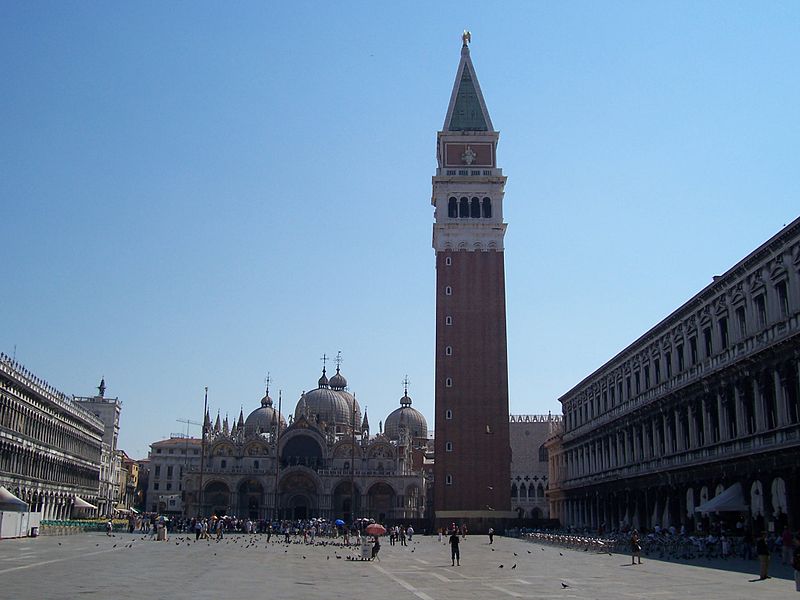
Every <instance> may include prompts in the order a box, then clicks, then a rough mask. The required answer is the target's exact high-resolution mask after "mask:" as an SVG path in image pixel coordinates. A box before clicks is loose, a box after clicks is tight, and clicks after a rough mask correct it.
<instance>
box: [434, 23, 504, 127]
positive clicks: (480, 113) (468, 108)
mask: <svg viewBox="0 0 800 600" xmlns="http://www.w3.org/2000/svg"><path fill="white" fill-rule="evenodd" d="M461 40H462V42H463V44H462V46H461V60H460V61H459V63H458V70H457V71H456V81H455V83H454V84H453V92H452V93H451V94H450V105H449V106H448V107H447V116H446V117H445V119H444V126H443V127H442V131H494V127H492V120H491V119H490V118H489V111H488V110H486V102H485V101H484V100H483V94H482V93H481V86H480V84H479V83H478V76H477V75H476V74H475V67H474V66H473V65H472V58H470V55H469V44H470V42H471V41H472V34H471V33H470V32H469V31H465V32H464V34H463V35H462V36H461Z"/></svg>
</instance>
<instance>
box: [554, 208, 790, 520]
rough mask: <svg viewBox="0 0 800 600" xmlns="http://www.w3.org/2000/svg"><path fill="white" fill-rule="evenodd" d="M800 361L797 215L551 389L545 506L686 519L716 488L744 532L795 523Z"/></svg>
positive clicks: (578, 513)
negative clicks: (598, 362)
mask: <svg viewBox="0 0 800 600" xmlns="http://www.w3.org/2000/svg"><path fill="white" fill-rule="evenodd" d="M799 366H800V219H797V220H795V221H793V222H792V223H790V224H789V225H787V226H785V227H784V228H783V229H782V230H781V231H780V232H778V233H777V234H776V235H775V236H774V237H772V238H771V239H769V240H767V241H766V242H765V243H764V244H762V245H761V246H760V247H759V248H757V249H756V250H755V251H753V252H752V253H751V254H749V255H748V256H746V257H745V258H744V259H742V260H741V261H740V262H739V263H737V264H736V265H734V266H733V267H732V268H730V269H729V270H728V271H727V272H726V273H724V274H723V275H720V276H715V277H714V278H713V281H712V283H711V284H710V285H708V286H707V287H706V288H704V289H702V290H700V292H698V293H697V295H695V296H694V297H693V298H692V299H691V300H689V301H688V302H686V303H685V304H684V305H682V306H681V307H679V308H678V309H677V310H675V311H674V312H673V313H672V314H671V315H669V316H668V317H667V318H666V319H664V320H663V321H661V322H660V323H659V324H657V325H656V326H655V327H653V328H652V329H651V330H650V331H648V332H646V333H645V334H644V335H642V336H641V337H640V338H639V339H638V340H636V341H635V342H633V343H632V344H631V345H630V346H628V347H627V348H625V349H624V350H623V351H622V352H620V353H619V354H618V355H617V356H616V357H614V358H613V359H611V360H610V361H609V362H608V363H606V364H605V365H603V366H602V367H600V369H598V370H597V371H595V372H594V373H592V374H591V375H590V376H588V377H587V378H586V379H584V380H583V381H582V382H580V383H579V384H578V385H576V386H575V387H574V388H573V389H572V390H570V391H569V392H567V393H566V394H564V396H562V397H561V398H560V399H559V401H560V402H561V405H562V409H563V418H564V423H563V429H562V430H561V431H560V432H557V433H556V434H555V435H553V436H552V437H551V439H550V440H549V441H548V443H547V448H548V450H549V455H550V456H549V459H550V490H549V493H548V499H549V503H550V512H551V515H552V516H555V517H557V518H558V519H559V520H560V521H561V523H562V524H563V525H570V526H576V527H598V526H600V525H602V524H605V526H606V527H609V528H613V527H617V526H619V525H624V524H628V525H631V526H637V527H646V528H651V527H654V526H655V525H661V526H669V525H676V526H678V525H680V524H686V525H687V527H688V528H691V527H692V526H695V525H697V524H698V522H702V520H704V519H705V518H706V517H707V516H708V515H707V513H705V512H700V511H697V510H696V509H697V508H698V507H699V506H702V505H704V504H705V503H706V502H707V501H709V500H712V499H714V498H715V497H716V498H719V501H718V502H717V503H715V504H716V508H717V509H719V510H720V514H723V513H725V512H726V511H727V510H731V511H732V512H731V513H728V514H731V515H737V516H744V517H746V518H747V519H749V520H750V521H751V522H752V525H753V527H754V528H755V529H756V530H758V529H761V528H770V527H771V528H779V527H781V526H782V525H783V524H786V523H788V524H789V525H790V526H792V527H795V528H796V527H797V526H798V519H799V518H800V512H798V510H799V509H800V467H799V466H798V465H800V404H799V402H798V398H800V387H798V385H799V384H798V382H799V381H800V374H799V373H798V367H799ZM742 507H746V512H740V511H741V510H742Z"/></svg>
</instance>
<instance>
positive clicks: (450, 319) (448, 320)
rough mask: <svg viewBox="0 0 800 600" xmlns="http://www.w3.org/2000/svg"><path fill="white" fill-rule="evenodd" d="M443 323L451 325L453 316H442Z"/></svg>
mask: <svg viewBox="0 0 800 600" xmlns="http://www.w3.org/2000/svg"><path fill="white" fill-rule="evenodd" d="M444 324H445V325H452V324H453V317H451V316H450V315H447V316H446V317H445V318H444Z"/></svg>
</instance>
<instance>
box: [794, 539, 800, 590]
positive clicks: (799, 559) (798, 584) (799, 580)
mask: <svg viewBox="0 0 800 600" xmlns="http://www.w3.org/2000/svg"><path fill="white" fill-rule="evenodd" d="M792 568H793V569H794V589H795V591H798V592H800V533H798V534H797V537H796V538H795V539H794V553H793V554H792Z"/></svg>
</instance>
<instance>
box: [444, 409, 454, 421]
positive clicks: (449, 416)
mask: <svg viewBox="0 0 800 600" xmlns="http://www.w3.org/2000/svg"><path fill="white" fill-rule="evenodd" d="M444 418H445V419H447V420H448V421H449V420H450V419H452V418H453V411H452V410H450V409H447V411H446V412H445V413H444Z"/></svg>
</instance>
